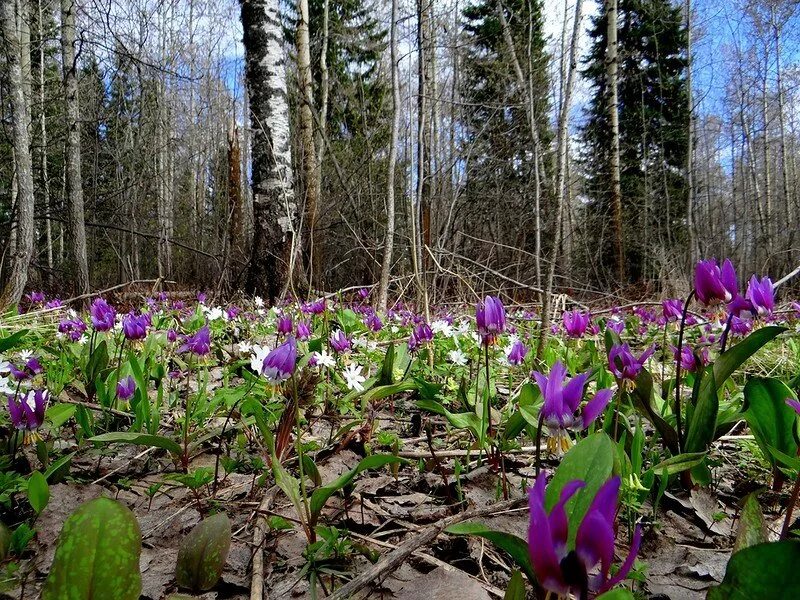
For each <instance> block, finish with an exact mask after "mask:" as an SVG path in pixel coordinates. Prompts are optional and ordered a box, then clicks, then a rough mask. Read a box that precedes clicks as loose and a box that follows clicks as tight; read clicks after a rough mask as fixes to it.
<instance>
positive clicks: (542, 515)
mask: <svg viewBox="0 0 800 600" xmlns="http://www.w3.org/2000/svg"><path fill="white" fill-rule="evenodd" d="M546 484H547V476H546V475H545V474H544V473H542V474H540V475H539V477H537V478H536V482H535V483H534V484H533V487H531V488H530V490H528V506H529V508H530V524H529V525H528V553H529V554H530V557H531V564H532V565H533V570H534V572H535V573H536V578H537V579H538V580H539V583H540V584H541V585H542V586H545V587H546V588H547V589H550V590H552V591H555V592H557V593H561V594H563V593H566V591H567V589H568V587H567V585H566V584H565V583H564V581H563V577H562V575H561V566H560V564H559V559H558V556H557V554H556V550H555V547H554V546H553V542H552V535H551V532H550V522H549V520H548V518H547V512H546V511H545V508H544V495H545V494H544V493H545V485H546Z"/></svg>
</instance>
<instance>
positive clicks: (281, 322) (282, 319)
mask: <svg viewBox="0 0 800 600" xmlns="http://www.w3.org/2000/svg"><path fill="white" fill-rule="evenodd" d="M293 328H294V325H293V324H292V318H291V317H289V316H286V315H281V316H279V317H278V334H279V335H289V334H290V333H292V329H293Z"/></svg>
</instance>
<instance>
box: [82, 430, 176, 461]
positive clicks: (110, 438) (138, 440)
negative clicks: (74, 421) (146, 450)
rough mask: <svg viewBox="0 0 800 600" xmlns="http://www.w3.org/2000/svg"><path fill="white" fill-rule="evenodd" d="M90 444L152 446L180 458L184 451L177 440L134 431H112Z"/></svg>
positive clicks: (91, 439) (97, 437)
mask: <svg viewBox="0 0 800 600" xmlns="http://www.w3.org/2000/svg"><path fill="white" fill-rule="evenodd" d="M89 441H90V442H105V443H112V444H113V443H120V444H134V445H136V446H152V447H153V448H163V449H164V450H166V451H168V452H170V453H171V454H174V455H175V456H179V455H180V454H182V453H183V450H182V449H181V447H180V446H179V445H178V443H177V442H176V441H175V440H172V439H170V438H168V437H164V436H162V435H150V434H148V433H136V432H133V431H112V432H110V433H101V434H100V435H96V436H94V437H92V438H89Z"/></svg>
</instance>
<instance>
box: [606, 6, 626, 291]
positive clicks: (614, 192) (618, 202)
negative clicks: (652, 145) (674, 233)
mask: <svg viewBox="0 0 800 600" xmlns="http://www.w3.org/2000/svg"><path fill="white" fill-rule="evenodd" d="M606 19H607V20H608V47H607V48H606V73H607V75H606V77H607V78H608V89H609V102H608V112H609V120H610V122H611V164H610V171H611V215H612V222H613V229H614V261H615V262H616V264H615V265H614V266H615V267H616V274H617V281H618V282H619V285H623V284H624V283H625V258H624V257H625V253H624V250H623V247H624V246H623V241H622V185H621V183H620V165H619V107H618V104H619V101H618V99H617V66H618V57H617V0H606Z"/></svg>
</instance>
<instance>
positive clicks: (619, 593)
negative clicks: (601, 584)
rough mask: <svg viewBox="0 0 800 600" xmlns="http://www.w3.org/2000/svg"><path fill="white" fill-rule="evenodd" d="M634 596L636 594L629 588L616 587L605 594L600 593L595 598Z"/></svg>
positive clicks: (628, 599) (609, 599)
mask: <svg viewBox="0 0 800 600" xmlns="http://www.w3.org/2000/svg"><path fill="white" fill-rule="evenodd" d="M635 598H636V596H634V595H633V592H631V591H630V590H626V589H625V588H617V589H615V590H609V591H607V592H606V593H605V594H601V595H600V596H598V597H597V600H634V599H635Z"/></svg>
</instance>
